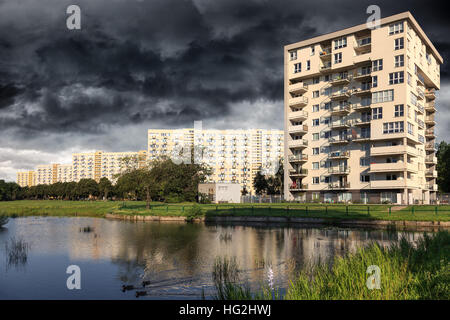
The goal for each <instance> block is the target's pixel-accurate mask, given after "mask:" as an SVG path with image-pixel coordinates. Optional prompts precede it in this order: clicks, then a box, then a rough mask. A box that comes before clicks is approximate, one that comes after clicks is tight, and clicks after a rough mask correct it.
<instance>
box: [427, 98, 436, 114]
mask: <svg viewBox="0 0 450 320" xmlns="http://www.w3.org/2000/svg"><path fill="white" fill-rule="evenodd" d="M425 110H426V111H427V112H436V105H435V103H434V101H432V102H428V103H426V104H425Z"/></svg>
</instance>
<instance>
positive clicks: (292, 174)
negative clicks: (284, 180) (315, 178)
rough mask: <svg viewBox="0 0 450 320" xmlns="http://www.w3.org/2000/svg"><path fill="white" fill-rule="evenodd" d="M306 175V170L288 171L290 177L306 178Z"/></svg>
mask: <svg viewBox="0 0 450 320" xmlns="http://www.w3.org/2000/svg"><path fill="white" fill-rule="evenodd" d="M307 175H308V170H307V169H300V170H295V169H290V170H289V176H290V177H306V176H307Z"/></svg>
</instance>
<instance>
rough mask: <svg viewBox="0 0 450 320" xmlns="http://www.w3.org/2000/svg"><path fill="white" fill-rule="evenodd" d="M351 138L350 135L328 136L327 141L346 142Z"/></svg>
mask: <svg viewBox="0 0 450 320" xmlns="http://www.w3.org/2000/svg"><path fill="white" fill-rule="evenodd" d="M350 140H351V136H350V135H348V136H344V137H336V138H334V137H330V138H328V142H329V143H347V142H349V141H350Z"/></svg>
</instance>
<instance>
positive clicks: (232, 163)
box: [148, 128, 284, 194]
mask: <svg viewBox="0 0 450 320" xmlns="http://www.w3.org/2000/svg"><path fill="white" fill-rule="evenodd" d="M283 141H284V133H283V131H282V130H263V129H249V130H211V129H207V130H197V129H193V128H190V129H189V128H188V129H173V130H172V129H149V130H148V159H149V161H152V160H155V159H158V158H160V157H162V156H166V157H169V158H171V159H173V160H175V161H180V162H181V161H190V160H191V154H195V159H198V161H199V162H201V163H204V164H206V165H208V166H209V167H210V168H211V170H212V174H211V175H210V177H209V179H208V182H217V183H239V184H240V185H241V189H242V190H243V189H244V188H245V190H246V191H247V192H248V193H250V194H254V190H253V178H254V177H255V175H256V173H257V172H258V171H259V170H260V168H262V169H263V172H264V173H266V174H274V173H275V171H276V169H277V168H278V162H279V160H280V159H281V158H282V157H283V151H284V150H283ZM191 150H192V151H193V152H192V153H191ZM180 154H181V156H180Z"/></svg>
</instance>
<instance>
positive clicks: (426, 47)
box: [284, 12, 443, 204]
mask: <svg viewBox="0 0 450 320" xmlns="http://www.w3.org/2000/svg"><path fill="white" fill-rule="evenodd" d="M284 61H285V62H284V74H285V86H284V87H285V91H284V101H285V105H284V113H285V123H284V125H285V151H284V152H285V155H286V157H285V167H284V168H285V197H286V198H287V199H289V200H300V201H314V200H319V201H324V202H341V201H351V202H362V203H382V202H385V201H389V202H392V203H398V204H412V203H425V204H427V203H430V202H433V201H434V200H435V199H436V191H437V185H436V177H437V172H436V163H437V158H436V155H435V139H436V135H435V124H436V122H435V121H436V119H435V113H436V105H435V91H436V90H439V87H440V65H441V64H442V63H443V59H442V57H441V56H440V55H439V53H438V52H437V51H436V49H435V47H434V46H433V44H432V43H431V42H430V40H429V39H428V38H427V36H426V35H425V33H424V32H423V30H422V29H421V27H420V26H419V25H418V23H417V21H416V20H415V19H414V18H413V16H412V15H411V14H410V13H409V12H404V13H401V14H397V15H394V16H390V17H387V18H383V19H381V25H380V27H379V28H376V29H369V28H367V26H366V24H361V25H358V26H355V27H351V28H348V29H344V30H340V31H336V32H333V33H329V34H325V35H322V36H319V37H315V38H311V39H308V40H304V41H301V42H297V43H294V44H290V45H287V46H285V48H284Z"/></svg>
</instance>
